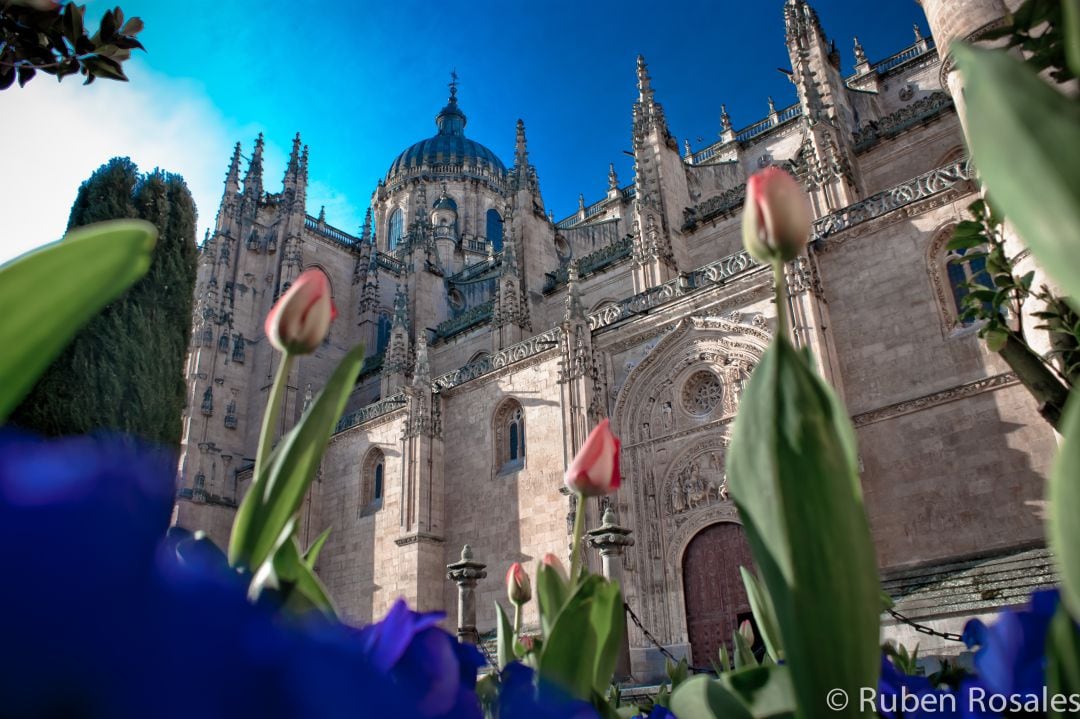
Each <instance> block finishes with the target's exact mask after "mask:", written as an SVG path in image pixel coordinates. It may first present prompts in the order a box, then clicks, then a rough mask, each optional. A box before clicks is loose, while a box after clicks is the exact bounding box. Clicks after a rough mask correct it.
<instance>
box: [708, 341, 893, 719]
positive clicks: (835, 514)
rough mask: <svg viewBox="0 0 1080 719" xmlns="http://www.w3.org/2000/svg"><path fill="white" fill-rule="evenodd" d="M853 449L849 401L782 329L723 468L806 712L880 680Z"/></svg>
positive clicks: (874, 584) (743, 408)
mask: <svg viewBox="0 0 1080 719" xmlns="http://www.w3.org/2000/svg"><path fill="white" fill-rule="evenodd" d="M856 453H857V449H856V444H855V434H854V430H853V428H852V426H851V421H850V419H849V418H848V415H847V411H846V409H845V408H844V406H843V403H841V402H840V400H839V399H838V398H837V397H836V395H835V393H833V391H832V390H831V389H830V388H829V387H828V386H827V385H826V384H825V383H824V382H823V381H822V380H821V379H820V378H818V377H817V375H816V374H815V373H814V371H813V370H812V369H811V367H810V365H809V364H808V362H807V361H806V359H805V357H804V356H803V355H802V354H801V353H800V352H799V351H797V350H796V349H795V348H794V347H792V346H791V344H790V343H789V342H788V341H787V340H786V339H785V338H782V337H781V338H777V340H775V341H774V343H773V345H772V346H771V347H770V348H769V349H768V350H767V351H766V353H765V355H764V356H763V357H762V360H761V362H760V364H759V365H758V368H757V369H756V370H755V371H754V373H753V375H752V376H751V379H750V384H749V386H748V387H747V390H746V393H745V395H744V396H743V399H742V401H741V403H740V410H739V414H738V416H737V418H736V420H735V427H734V430H733V437H732V443H731V449H730V451H729V453H728V461H727V473H728V478H729V479H728V481H729V486H730V489H731V494H732V496H733V497H734V499H735V503H736V505H737V506H738V509H739V514H740V516H741V517H742V520H743V527H744V529H745V531H746V534H747V539H748V540H749V544H750V547H751V550H752V552H753V556H754V563H755V565H756V567H757V569H758V571H759V572H760V574H761V578H762V579H763V581H764V583H765V586H766V588H767V589H768V592H769V596H770V597H771V599H772V602H773V607H774V609H775V613H776V620H777V626H778V627H779V630H780V635H781V637H782V640H783V646H784V657H785V660H786V662H787V665H788V666H790V667H792V668H793V670H794V671H793V672H792V676H791V679H792V682H793V684H794V687H795V691H796V694H797V696H798V703H799V705H800V706H803V707H806V708H807V709H806V711H808V712H810V711H811V709H810V708H812V707H818V706H820V704H821V702H822V697H824V696H826V694H827V693H828V692H829V691H830V690H832V689H837V688H839V689H844V690H846V691H847V692H848V695H849V696H858V691H859V689H860V687H872V686H876V685H877V675H878V666H879V661H880V659H879V649H878V644H877V637H878V624H879V612H880V588H879V584H878V580H877V563H876V560H875V556H874V544H873V541H872V538H871V536H870V530H869V526H868V523H867V519H866V513H865V511H864V509H863V503H862V490H861V486H860V483H859V477H858V469H857V467H858V463H857V454H856ZM837 627H843V628H844V630H843V631H842V632H841V631H837ZM824 646H829V647H831V650H830V653H829V654H830V660H829V661H822V659H821V647H824ZM836 714H838V715H841V716H860V712H859V711H858V707H851V706H849V707H848V708H847V709H846V710H845V711H843V712H837V713H836Z"/></svg>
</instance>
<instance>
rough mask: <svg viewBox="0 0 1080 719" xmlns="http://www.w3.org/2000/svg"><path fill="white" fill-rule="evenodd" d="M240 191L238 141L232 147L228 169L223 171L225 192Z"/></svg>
mask: <svg viewBox="0 0 1080 719" xmlns="http://www.w3.org/2000/svg"><path fill="white" fill-rule="evenodd" d="M239 191H240V143H239V142H238V143H236V145H235V146H234V147H233V153H232V159H230V160H229V171H228V172H227V173H225V193H226V194H233V193H237V192H239Z"/></svg>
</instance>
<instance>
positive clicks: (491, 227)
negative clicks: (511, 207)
mask: <svg viewBox="0 0 1080 719" xmlns="http://www.w3.org/2000/svg"><path fill="white" fill-rule="evenodd" d="M487 239H488V242H490V243H491V248H492V249H493V250H494V251H495V252H502V248H503V220H502V216H501V215H500V214H499V211H498V210H488V211H487Z"/></svg>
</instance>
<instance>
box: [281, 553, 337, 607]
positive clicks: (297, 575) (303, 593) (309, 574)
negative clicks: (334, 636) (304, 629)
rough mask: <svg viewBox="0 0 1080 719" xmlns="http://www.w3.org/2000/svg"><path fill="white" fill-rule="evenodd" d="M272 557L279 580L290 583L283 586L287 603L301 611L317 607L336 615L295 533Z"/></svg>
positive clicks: (328, 596) (287, 605) (288, 605)
mask: <svg viewBox="0 0 1080 719" xmlns="http://www.w3.org/2000/svg"><path fill="white" fill-rule="evenodd" d="M270 561H272V563H273V567H274V573H275V574H276V575H277V577H278V581H279V582H281V583H282V584H288V585H291V586H289V587H287V588H286V587H284V586H283V587H282V589H283V590H286V589H287V591H288V595H287V599H286V602H285V606H286V607H288V608H290V609H293V610H295V611H297V612H298V613H299V612H303V611H309V610H311V609H318V610H319V611H321V612H322V613H323V614H325V615H326V616H328V617H330V618H331V619H333V618H334V617H335V616H336V613H335V611H334V605H333V603H332V602H331V601H330V595H329V594H328V593H327V592H326V587H324V586H323V583H322V582H321V581H320V580H319V578H318V577H317V576H315V572H314V571H313V570H312V569H311V567H309V566H308V565H307V564H305V563H304V560H303V558H301V556H300V547H299V545H298V544H297V543H296V538H295V537H293V538H291V539H290V540H289V541H287V542H285V543H284V544H283V545H281V547H280V548H279V549H278V550H277V551H276V552H275V553H274V556H273V559H272V560H270Z"/></svg>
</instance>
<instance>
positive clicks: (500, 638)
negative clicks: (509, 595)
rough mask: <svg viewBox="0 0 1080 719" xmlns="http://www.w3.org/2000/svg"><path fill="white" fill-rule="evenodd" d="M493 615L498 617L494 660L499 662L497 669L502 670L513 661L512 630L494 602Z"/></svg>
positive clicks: (500, 608)
mask: <svg viewBox="0 0 1080 719" xmlns="http://www.w3.org/2000/svg"><path fill="white" fill-rule="evenodd" d="M495 613H496V614H498V615H499V624H498V626H497V628H496V631H495V648H496V652H497V656H496V659H497V661H498V662H499V669H502V668H503V667H505V666H506V665H507V664H509V663H510V662H512V661H514V639H515V637H514V628H513V626H511V624H510V620H509V619H508V618H507V617H506V612H505V611H503V608H502V605H501V604H499V603H498V602H495Z"/></svg>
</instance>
